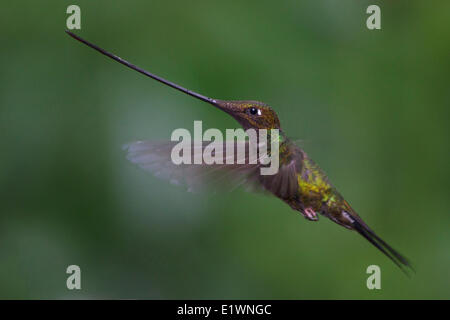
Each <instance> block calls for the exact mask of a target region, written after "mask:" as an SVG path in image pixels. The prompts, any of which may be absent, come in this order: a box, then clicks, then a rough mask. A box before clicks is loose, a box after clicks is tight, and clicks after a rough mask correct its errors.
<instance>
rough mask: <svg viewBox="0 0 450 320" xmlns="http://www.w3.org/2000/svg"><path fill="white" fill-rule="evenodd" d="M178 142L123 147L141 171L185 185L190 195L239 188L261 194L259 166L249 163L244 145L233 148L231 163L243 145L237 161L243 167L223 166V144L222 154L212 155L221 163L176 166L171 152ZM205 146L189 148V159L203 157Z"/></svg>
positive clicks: (217, 151) (144, 143)
mask: <svg viewBox="0 0 450 320" xmlns="http://www.w3.org/2000/svg"><path fill="white" fill-rule="evenodd" d="M178 143H179V142H155V141H137V142H133V143H130V144H128V145H126V146H125V147H124V149H125V150H127V152H128V155H127V158H128V160H130V161H131V162H133V163H136V164H137V165H139V166H140V167H142V168H143V169H145V170H147V171H149V172H151V173H153V174H154V175H155V176H157V177H158V178H161V179H164V180H168V181H169V182H171V183H173V184H176V185H184V186H186V187H187V189H188V191H190V192H204V191H208V192H218V191H231V190H234V189H236V188H238V187H240V186H243V187H245V188H246V189H247V190H249V191H263V190H264V188H263V187H262V185H261V183H260V182H259V181H258V177H259V175H260V165H259V164H248V162H249V161H248V148H247V145H248V143H247V142H237V143H236V145H234V148H235V149H234V152H233V155H231V156H228V158H229V157H234V160H235V161H234V162H233V163H236V162H237V160H238V159H237V148H239V144H245V146H244V147H245V148H246V149H245V150H246V152H245V156H244V157H245V159H243V160H242V159H240V160H241V161H243V162H244V163H245V164H226V160H227V154H226V142H225V143H224V144H223V148H222V151H220V150H216V152H214V154H215V156H216V157H217V158H222V163H223V164H209V165H208V164H205V163H202V164H179V165H176V164H174V163H173V162H172V159H171V153H172V149H173V147H174V146H175V145H176V144H178ZM207 145H208V144H205V143H203V144H202V145H200V146H197V147H196V146H194V145H191V160H192V163H193V159H194V154H195V155H198V154H200V155H202V154H203V151H204V148H205V147H206V146H207Z"/></svg>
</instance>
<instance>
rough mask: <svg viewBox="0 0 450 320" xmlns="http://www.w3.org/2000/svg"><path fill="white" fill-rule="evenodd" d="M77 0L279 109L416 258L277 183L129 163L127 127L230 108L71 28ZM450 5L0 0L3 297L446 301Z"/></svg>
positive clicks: (109, 34) (110, 36)
mask: <svg viewBox="0 0 450 320" xmlns="http://www.w3.org/2000/svg"><path fill="white" fill-rule="evenodd" d="M69 4H77V5H79V6H80V7H81V14H82V16H81V19H82V21H81V26H82V29H81V30H79V31H77V33H78V34H80V35H81V36H83V37H85V38H86V39H88V40H90V41H92V42H94V43H96V44H98V45H100V46H103V47H104V48H106V49H109V50H111V51H112V52H114V53H116V54H118V55H120V56H122V57H123V58H126V59H129V60H130V61H131V62H133V63H135V64H137V65H139V66H141V67H143V68H146V69H148V70H150V71H152V72H155V73H156V74H158V75H160V76H163V77H166V78H167V79H170V80H172V81H175V82H177V83H179V84H181V85H183V86H186V87H188V88H190V89H192V90H197V91H198V92H200V93H202V94H205V95H208V96H211V97H214V98H220V99H256V100H260V101H264V102H266V103H269V104H270V105H272V106H273V107H274V108H275V110H276V111H277V112H278V115H279V117H280V120H281V122H282V125H283V128H284V129H285V131H286V132H287V133H288V134H290V135H291V136H292V137H294V138H301V139H303V140H304V141H305V142H304V147H305V149H306V151H307V152H308V153H309V154H310V155H311V156H312V157H313V158H314V159H315V160H316V161H317V162H318V163H319V164H320V165H321V166H322V168H323V169H324V170H325V172H327V173H328V175H329V177H330V179H331V181H332V182H333V183H334V185H336V187H338V189H339V190H340V191H341V193H342V194H343V195H344V196H345V197H346V198H347V199H348V201H349V202H350V203H351V204H352V206H353V207H354V208H355V209H356V210H357V211H358V212H359V213H360V215H361V216H362V217H363V218H364V219H365V220H366V221H367V223H368V224H369V225H370V226H372V228H373V229H374V230H375V231H376V232H377V233H378V234H379V235H380V236H381V237H382V238H384V239H386V241H387V242H389V243H391V244H392V245H393V246H394V247H395V248H397V249H398V250H399V251H400V252H402V253H404V254H405V255H406V256H408V257H409V258H410V259H411V260H412V262H413V264H414V266H415V268H416V270H417V272H416V274H415V275H414V276H412V277H411V278H410V279H408V278H407V277H406V276H404V275H403V274H402V273H401V272H400V271H399V270H398V269H397V268H396V266H395V265H394V264H393V263H392V262H390V261H389V260H388V259H387V258H385V257H384V256H383V255H382V254H381V253H379V252H378V251H377V250H376V249H375V248H373V247H372V246H371V245H370V244H369V243H368V242H367V241H366V240H364V239H363V238H361V237H360V236H359V235H357V234H356V233H354V232H350V231H348V230H345V229H343V228H341V227H339V226H337V225H336V224H334V223H332V222H331V221H328V220H326V219H325V218H322V219H321V220H320V221H319V222H317V223H312V222H308V221H306V220H305V219H304V218H303V217H301V215H300V214H298V213H296V212H294V211H292V210H291V209H290V208H289V207H288V206H287V205H285V204H284V203H282V202H281V201H280V200H278V199H276V198H274V197H266V196H262V195H259V194H250V193H245V192H243V191H242V190H237V191H235V192H232V193H228V194H222V195H203V194H191V193H187V192H185V191H184V189H183V188H177V187H175V186H173V185H170V184H168V183H166V182H161V181H159V180H158V179H157V178H155V177H153V176H152V175H150V174H148V173H146V172H144V171H143V170H141V169H139V168H138V167H136V166H134V165H133V164H131V163H129V162H128V161H127V160H126V159H125V153H124V151H123V150H122V149H121V146H122V145H123V144H124V143H127V142H130V141H133V140H140V139H144V140H145V139H155V140H158V139H159V140H160V139H169V138H170V134H171V132H172V131H173V130H174V129H176V128H181V127H183V128H188V129H191V128H192V126H193V121H194V120H203V121H204V128H211V127H218V128H220V129H225V128H234V127H236V123H235V122H234V120H232V119H231V118H230V117H228V116H226V115H225V114H223V113H221V112H220V111H218V110H216V109H214V108H213V107H211V106H209V105H207V104H205V103H202V102H200V101H197V100H195V99H192V98H190V97H188V96H185V95H183V94H181V93H179V92H176V91H174V90H173V89H170V88H167V87H165V86H163V85H161V84H159V83H157V82H155V81H153V80H150V79H148V78H146V77H144V76H142V75H140V74H138V73H136V72H134V71H131V70H129V69H127V68H125V67H124V66H121V65H120V64H118V63H116V62H113V61H111V60H109V59H107V58H106V57H104V56H102V55H100V54H98V53H96V52H94V51H93V50H92V49H89V48H87V47H85V46H83V45H81V44H80V43H78V42H76V41H75V40H73V39H71V38H70V37H68V36H67V35H66V34H65V33H64V29H65V25H66V18H67V16H68V15H67V14H66V8H67V6H68V5H69ZM369 4H378V5H380V7H381V19H382V30H379V31H370V30H368V29H367V28H366V19H367V17H368V15H367V14H366V13H365V12H366V8H367V6H368V5H369ZM449 17H450V2H449V1H434V2H433V3H432V4H431V3H429V2H426V1H395V2H391V1H350V0H345V1H332V0H327V1H325V0H320V1H315V0H314V1H313V0H309V1H294V0H290V1H277V2H274V1H258V2H239V3H237V2H236V3H232V2H228V1H206V0H205V1H192V2H189V3H187V2H186V1H170V2H168V1H127V2H125V1H118V2H112V1H99V0H97V1H88V0H86V1H76V2H73V1H53V2H50V1H41V2H36V1H16V2H10V3H9V4H8V5H6V4H5V5H3V6H2V9H1V11H0V34H1V44H0V45H1V50H0V58H1V59H0V70H1V71H0V134H1V139H0V147H1V149H0V150H1V157H0V164H1V168H2V169H1V170H0V261H1V263H0V298H26V299H28V298H41V299H46V298H57V299H59V298H67V299H77V298H151V299H153V298H157V299H160V298H192V299H196V298H200V299H203V298H210V299H216V298H230V299H231V298H233V299H239V298H247V299H249V298H250V299H252V298H255V299H350V298H352V299H404V298H413V299H431V298H433V299H449V298H450V275H449V270H450V250H449V246H450V234H449V231H450V228H449V227H450V216H449V209H448V207H447V206H448V200H449V191H450V188H449V178H450V172H449V160H450V159H449V158H450V157H449V143H448V139H449V137H450V130H449V119H450V112H449V107H450V90H449V76H450V59H449V53H450V28H449ZM71 264H76V265H79V266H80V267H81V273H82V279H81V285H82V290H80V291H76V290H74V291H69V290H68V289H67V288H66V278H67V276H68V275H67V274H66V273H65V271H66V268H67V266H68V265H71ZM371 264H376V265H379V266H380V267H381V270H382V279H381V281H382V289H381V290H373V291H370V290H368V289H367V288H366V279H367V277H368V275H367V274H366V272H365V271H366V268H367V266H368V265H371Z"/></svg>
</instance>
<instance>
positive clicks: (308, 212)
mask: <svg viewBox="0 0 450 320" xmlns="http://www.w3.org/2000/svg"><path fill="white" fill-rule="evenodd" d="M302 213H303V216H304V217H305V218H306V219H308V220H311V221H317V220H319V218H318V217H317V213H316V212H315V211H314V210H313V209H312V208H309V207H308V208H305V209H304V210H303V212H302Z"/></svg>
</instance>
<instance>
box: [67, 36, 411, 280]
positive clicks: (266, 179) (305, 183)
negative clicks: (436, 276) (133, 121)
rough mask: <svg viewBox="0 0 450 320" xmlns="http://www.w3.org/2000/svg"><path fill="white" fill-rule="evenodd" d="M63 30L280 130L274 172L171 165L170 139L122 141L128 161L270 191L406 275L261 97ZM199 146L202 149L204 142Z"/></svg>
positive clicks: (251, 122) (165, 173)
mask: <svg viewBox="0 0 450 320" xmlns="http://www.w3.org/2000/svg"><path fill="white" fill-rule="evenodd" d="M66 32H67V34H68V35H69V36H71V37H72V38H74V39H76V40H78V41H80V42H81V43H83V44H85V45H87V46H89V47H91V48H92V49H95V50H97V51H98V52H100V53H101V54H103V55H105V56H107V57H109V58H111V59H113V60H115V61H117V62H119V63H121V64H123V65H125V66H127V67H129V68H131V69H133V70H135V71H137V72H140V73H142V74H144V75H145V76H147V77H150V78H152V79H154V80H157V81H159V82H161V83H163V84H165V85H167V86H169V87H172V88H174V89H176V90H179V91H181V92H183V93H185V94H187V95H190V96H192V97H194V98H196V99H199V100H201V101H204V102H206V103H208V104H210V105H212V106H214V107H216V108H218V109H219V110H221V111H223V112H225V113H227V114H229V115H230V116H231V117H233V118H234V119H235V120H236V121H237V122H238V123H239V124H240V125H241V126H242V128H243V129H244V130H247V129H250V128H253V129H267V130H269V129H278V130H279V150H278V152H279V170H278V172H277V173H276V174H274V175H261V174H260V173H259V170H257V169H258V168H259V166H260V164H252V165H250V164H240V165H239V164H220V165H217V164H214V165H204V164H203V165H175V164H173V163H172V162H171V161H170V150H171V149H172V147H173V144H171V143H164V142H153V141H137V142H134V143H131V144H128V145H126V146H125V149H126V150H127V151H128V159H129V160H130V161H132V162H133V163H136V164H138V165H139V166H141V167H142V168H144V169H146V170H148V171H151V172H153V173H155V174H156V175H157V176H159V177H162V178H166V179H168V180H170V181H171V182H173V183H175V184H180V183H185V184H187V185H188V186H189V187H190V190H193V189H194V190H195V188H196V186H198V185H199V184H200V183H199V181H200V180H202V179H203V180H204V179H205V177H207V178H208V179H210V180H211V181H214V180H215V181H216V184H219V185H222V186H223V185H224V184H225V183H224V181H228V184H229V185H231V186H233V187H236V186H240V185H243V184H244V185H246V186H247V189H250V190H252V191H254V190H257V191H263V192H265V193H268V194H271V195H273V196H275V197H277V198H279V199H281V200H282V201H283V202H285V203H286V204H288V205H289V206H290V207H291V208H292V209H293V210H295V211H298V212H299V213H300V214H301V215H302V216H303V217H304V218H306V219H307V220H309V221H318V220H319V215H321V216H323V217H326V218H328V219H330V220H331V221H333V222H335V223H336V224H338V225H340V226H342V227H344V228H347V229H349V230H353V231H356V232H357V233H359V234H360V235H361V236H363V237H364V238H365V239H367V240H368V241H369V242H370V243H371V244H372V245H374V246H375V247H376V248H377V249H378V250H380V251H381V252H382V253H383V254H384V255H386V256H387V257H388V258H389V259H390V260H392V261H393V262H394V263H395V264H396V265H397V266H398V267H399V268H400V269H401V270H402V271H403V272H405V273H406V274H407V275H408V272H407V270H408V269H411V270H413V269H412V266H411V264H410V262H409V261H408V259H407V258H405V257H404V256H403V255H401V254H400V253H399V252H398V251H396V250H395V249H393V248H392V247H391V246H390V245H389V244H387V243H386V242H385V241H384V240H382V239H381V238H380V237H379V236H378V235H377V234H376V233H375V232H374V231H373V230H372V229H371V228H369V226H368V225H367V224H366V223H365V222H364V221H363V220H362V218H361V217H360V216H359V215H358V214H357V213H356V211H355V210H354V209H353V208H352V207H351V206H350V204H349V203H348V202H347V201H346V200H345V199H344V197H343V196H342V195H341V194H340V193H339V192H338V190H337V189H336V188H335V187H334V186H333V185H332V184H331V182H330V181H329V179H328V177H327V175H326V174H325V173H324V172H323V171H322V170H321V168H320V167H319V166H318V165H317V164H316V163H315V162H314V161H313V160H312V159H311V158H310V157H309V156H308V154H307V153H306V152H305V151H304V150H303V149H302V148H301V147H300V146H298V145H297V143H295V141H293V140H291V139H290V138H289V137H288V136H287V135H286V134H285V132H284V131H283V130H282V128H281V124H280V120H279V119H278V116H277V114H276V112H275V111H274V110H273V109H272V107H270V106H269V105H267V104H265V103H263V102H259V101H253V100H220V99H212V98H210V97H207V96H204V95H201V94H199V93H197V92H195V91H192V90H188V89H186V88H184V87H182V86H180V85H178V84H175V83H173V82H170V81H168V80H166V79H164V78H161V77H159V76H157V75H155V74H153V73H150V72H148V71H146V70H144V69H141V68H139V67H137V66H136V65H134V64H131V63H130V62H128V61H126V60H124V59H122V58H120V57H119V56H116V55H114V54H112V53H110V52H108V51H106V50H104V49H102V48H100V47H98V46H97V45H95V44H93V43H90V42H88V41H86V40H84V39H82V38H81V37H79V36H78V35H76V34H74V33H72V32H70V31H68V30H67V31H66ZM200 148H204V145H201V146H200ZM223 156H224V157H226V154H225V153H223ZM225 162H226V161H223V163H225ZM246 163H247V162H246ZM180 181H182V182H180ZM209 187H210V185H208V188H209Z"/></svg>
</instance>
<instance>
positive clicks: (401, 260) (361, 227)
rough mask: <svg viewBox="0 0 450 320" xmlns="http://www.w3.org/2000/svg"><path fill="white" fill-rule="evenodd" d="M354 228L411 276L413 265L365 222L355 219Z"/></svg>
mask: <svg viewBox="0 0 450 320" xmlns="http://www.w3.org/2000/svg"><path fill="white" fill-rule="evenodd" d="M352 225H353V228H354V229H355V230H356V231H358V233H359V234H360V235H362V236H363V237H364V238H366V239H367V240H368V241H369V242H370V243H372V244H373V245H374V246H375V247H377V248H378V250H380V251H381V252H383V253H384V254H385V255H386V256H387V257H388V258H389V259H391V260H392V261H393V262H394V263H395V264H396V265H397V266H398V267H399V268H400V269H401V270H402V271H403V272H404V273H405V274H406V275H408V276H409V275H410V274H409V273H408V271H409V270H412V271H414V269H413V267H412V266H411V263H410V262H409V261H408V259H406V258H405V257H404V256H402V255H401V254H400V253H399V252H397V251H396V250H395V249H393V248H392V247H391V246H390V245H388V244H387V243H386V242H385V241H384V240H383V239H381V238H380V237H379V236H377V235H376V234H375V232H373V231H372V230H371V229H370V228H369V227H368V226H367V225H366V224H365V223H364V222H362V221H360V219H354V221H352Z"/></svg>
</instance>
